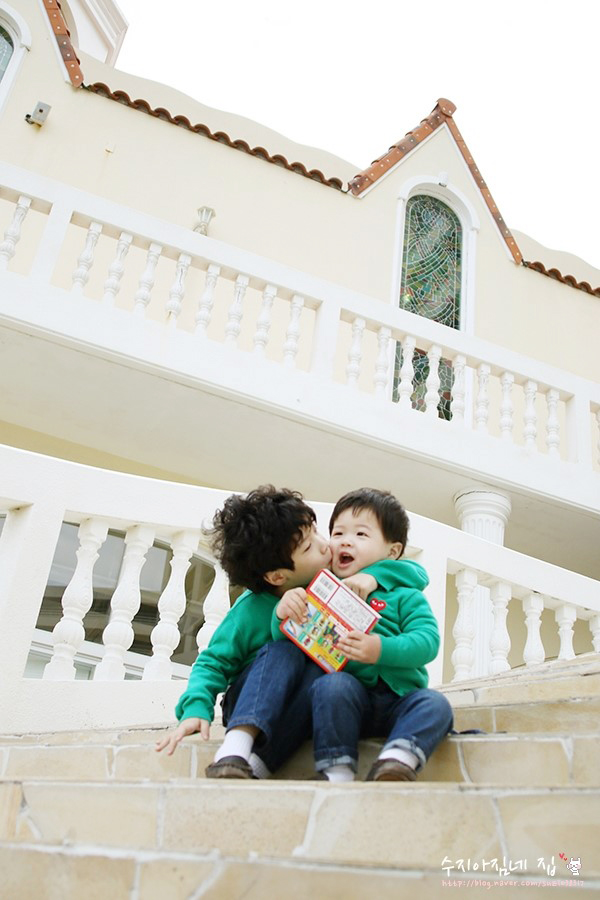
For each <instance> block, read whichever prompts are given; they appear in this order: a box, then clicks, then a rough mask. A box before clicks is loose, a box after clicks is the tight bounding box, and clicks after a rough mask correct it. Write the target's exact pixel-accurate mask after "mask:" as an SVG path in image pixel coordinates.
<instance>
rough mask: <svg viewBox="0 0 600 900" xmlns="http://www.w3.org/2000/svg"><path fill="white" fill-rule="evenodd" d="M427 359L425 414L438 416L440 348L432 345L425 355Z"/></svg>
mask: <svg viewBox="0 0 600 900" xmlns="http://www.w3.org/2000/svg"><path fill="white" fill-rule="evenodd" d="M427 357H428V359H429V374H428V376H427V380H426V382H425V387H426V393H425V413H426V415H429V416H437V415H438V405H439V402H440V359H441V357H442V348H441V347H439V346H438V345H437V344H434V345H433V346H432V347H431V348H430V350H429V353H428V354H427Z"/></svg>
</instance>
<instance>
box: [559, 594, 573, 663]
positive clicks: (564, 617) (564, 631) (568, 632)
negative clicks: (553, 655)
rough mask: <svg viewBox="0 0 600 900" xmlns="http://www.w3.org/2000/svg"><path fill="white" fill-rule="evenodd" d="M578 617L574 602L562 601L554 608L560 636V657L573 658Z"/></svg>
mask: <svg viewBox="0 0 600 900" xmlns="http://www.w3.org/2000/svg"><path fill="white" fill-rule="evenodd" d="M576 618H577V610H576V609H575V607H574V606H573V604H572V603H561V605H560V606H557V607H556V609H555V610H554V619H555V620H556V624H557V625H558V635H559V637H560V650H559V653H558V658H559V659H573V658H574V656H575V651H574V650H573V625H574V623H575V619H576Z"/></svg>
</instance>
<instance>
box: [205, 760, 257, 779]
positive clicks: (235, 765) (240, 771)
mask: <svg viewBox="0 0 600 900" xmlns="http://www.w3.org/2000/svg"><path fill="white" fill-rule="evenodd" d="M204 774H205V775H206V777H207V778H244V779H245V778H254V775H253V773H252V769H251V767H250V764H249V763H247V762H246V760H245V759H244V757H243V756H224V757H223V758H222V759H219V760H218V761H217V762H214V763H211V764H210V766H207V767H206V769H205V771H204Z"/></svg>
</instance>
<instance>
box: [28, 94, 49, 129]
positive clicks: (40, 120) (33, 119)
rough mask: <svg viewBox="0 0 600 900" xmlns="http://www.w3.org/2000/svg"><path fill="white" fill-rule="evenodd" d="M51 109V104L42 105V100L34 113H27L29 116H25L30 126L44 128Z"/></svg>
mask: <svg viewBox="0 0 600 900" xmlns="http://www.w3.org/2000/svg"><path fill="white" fill-rule="evenodd" d="M51 109H52V107H51V106H50V104H49V103H42V102H41V101H40V100H38V102H37V103H36V105H35V109H34V110H33V112H32V113H27V115H26V116H25V121H26V122H28V123H29V125H39V126H42V125H43V124H44V122H45V121H46V119H47V118H48V113H49V112H50V110H51Z"/></svg>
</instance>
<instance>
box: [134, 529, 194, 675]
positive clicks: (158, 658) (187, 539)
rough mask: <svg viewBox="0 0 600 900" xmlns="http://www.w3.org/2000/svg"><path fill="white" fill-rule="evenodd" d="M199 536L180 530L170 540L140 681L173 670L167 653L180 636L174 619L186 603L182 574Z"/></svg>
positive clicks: (176, 620) (181, 613) (176, 643)
mask: <svg viewBox="0 0 600 900" xmlns="http://www.w3.org/2000/svg"><path fill="white" fill-rule="evenodd" d="M199 540H200V532H199V531H180V532H178V533H177V534H176V535H174V537H173V540H172V541H171V550H172V551H173V556H172V559H171V574H170V576H169V580H168V582H167V586H166V587H165V589H164V591H163V592H162V594H161V596H160V599H159V601H158V614H159V620H158V623H157V625H155V627H154V628H153V629H152V633H151V635H150V641H151V643H152V656H151V657H150V659H149V660H148V662H147V663H146V666H145V668H144V673H143V675H142V678H143V680H144V681H169V680H170V679H171V676H172V674H173V666H172V664H171V657H172V656H173V653H174V652H175V650H176V649H177V645H178V644H179V639H180V634H179V628H178V627H177V623H178V622H179V620H180V618H181V617H182V615H183V614H184V612H185V607H186V596H185V576H186V573H187V570H188V569H189V567H190V560H191V557H192V554H193V553H194V551H195V550H196V549H197V548H198V541H199Z"/></svg>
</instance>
